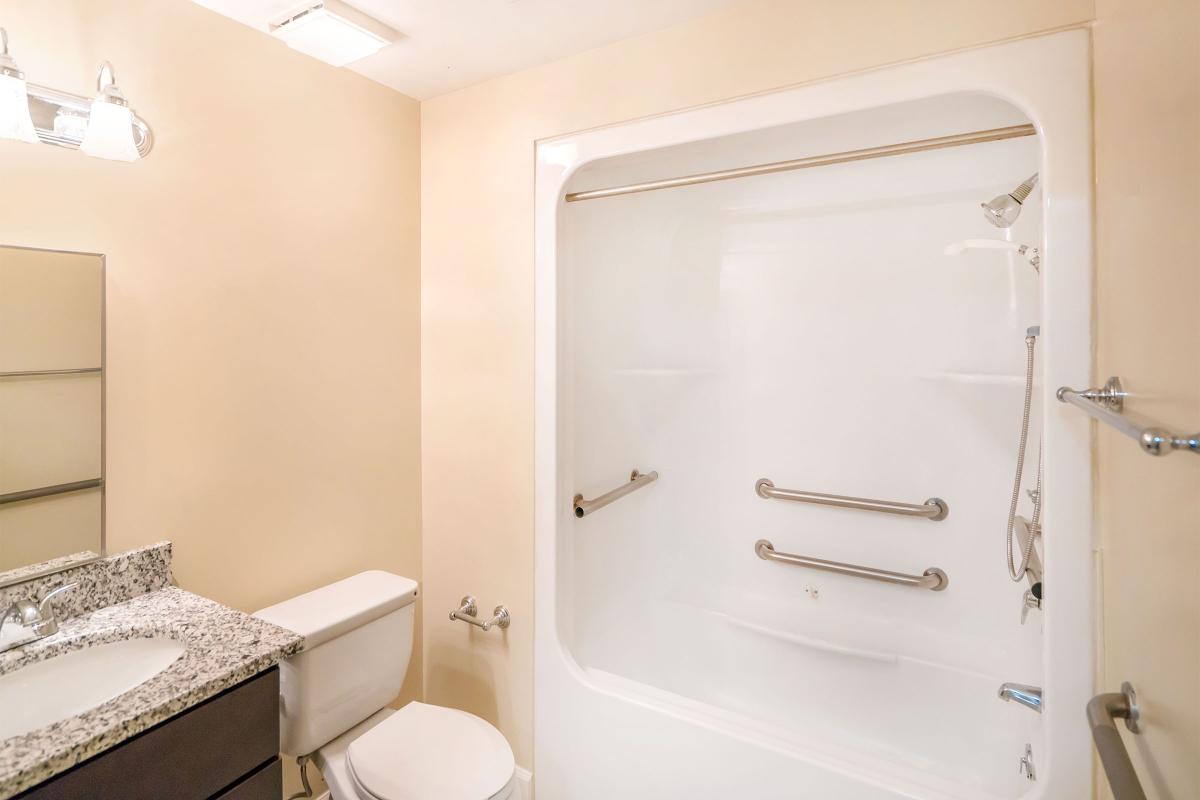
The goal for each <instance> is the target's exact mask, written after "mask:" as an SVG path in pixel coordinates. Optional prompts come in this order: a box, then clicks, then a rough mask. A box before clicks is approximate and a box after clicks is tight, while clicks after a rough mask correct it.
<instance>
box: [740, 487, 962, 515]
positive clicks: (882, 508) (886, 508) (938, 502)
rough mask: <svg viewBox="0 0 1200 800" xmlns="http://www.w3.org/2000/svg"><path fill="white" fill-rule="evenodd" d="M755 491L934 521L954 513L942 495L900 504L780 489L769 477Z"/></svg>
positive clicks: (761, 494) (766, 495)
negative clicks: (915, 502) (920, 502)
mask: <svg viewBox="0 0 1200 800" xmlns="http://www.w3.org/2000/svg"><path fill="white" fill-rule="evenodd" d="M754 492H755V493H756V494H757V495H758V496H759V497H762V498H765V499H767V500H794V501H796V502H798V503H816V504H817V505H822V506H835V507H837V508H857V509H859V510H860V511H878V512H880V513H882V514H899V515H901V516H904V517H924V518H925V519H928V520H930V521H932V522H938V521H939V520H943V519H945V518H946V517H947V516H949V514H950V504H949V503H947V502H946V501H945V500H943V499H941V498H940V497H931V498H929V499H928V500H926V501H925V502H924V503H923V504H921V505H919V506H918V505H913V504H912V503H897V502H895V501H893V500H869V499H867V498H865V497H844V496H842V495H840V494H819V493H817V492H802V491H800V490H798V489H777V488H775V484H774V483H772V482H771V481H770V480H768V479H767V478H759V479H758V480H757V481H756V482H755V484H754Z"/></svg>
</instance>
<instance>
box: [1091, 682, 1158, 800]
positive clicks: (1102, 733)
mask: <svg viewBox="0 0 1200 800" xmlns="http://www.w3.org/2000/svg"><path fill="white" fill-rule="evenodd" d="M1139 716H1140V713H1139V711H1138V705H1137V694H1136V693H1135V692H1134V691H1133V687H1132V686H1130V685H1129V682H1128V681H1126V682H1125V683H1122V684H1121V691H1120V692H1119V693H1118V692H1109V693H1107V694H1098V695H1096V696H1095V697H1093V698H1092V699H1091V700H1090V701H1088V704H1087V718H1088V725H1089V726H1090V727H1091V729H1092V741H1094V742H1095V743H1096V752H1097V753H1098V754H1099V755H1100V763H1101V764H1102V765H1103V766H1104V774H1105V775H1106V776H1108V785H1109V786H1110V787H1111V788H1112V793H1113V797H1115V798H1116V800H1146V793H1145V792H1144V791H1142V784H1141V782H1140V781H1138V776H1137V772H1135V771H1134V769H1133V762H1132V761H1130V760H1129V751H1127V750H1126V749H1125V744H1124V743H1123V742H1122V741H1121V734H1120V733H1119V732H1118V731H1117V726H1116V724H1115V723H1114V722H1113V720H1115V719H1123V720H1125V727H1126V728H1128V729H1129V730H1130V731H1132V732H1133V733H1140V732H1141V729H1140V728H1139V727H1138V717H1139Z"/></svg>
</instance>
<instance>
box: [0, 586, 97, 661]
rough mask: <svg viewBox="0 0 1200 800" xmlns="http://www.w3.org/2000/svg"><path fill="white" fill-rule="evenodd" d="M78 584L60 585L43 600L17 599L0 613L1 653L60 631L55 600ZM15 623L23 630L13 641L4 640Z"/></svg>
mask: <svg viewBox="0 0 1200 800" xmlns="http://www.w3.org/2000/svg"><path fill="white" fill-rule="evenodd" d="M77 585H78V584H74V583H68V584H66V585H65V586H60V587H58V588H57V589H55V590H54V591H52V592H50V593H49V594H47V595H46V596H45V597H43V598H42V600H41V602H39V603H36V604H35V603H34V602H33V601H32V600H17V601H16V602H15V603H13V604H12V605H11V606H9V607H8V609H7V610H6V611H5V612H4V613H3V614H2V615H0V653H3V652H4V651H5V650H11V649H12V648H14V647H20V646H21V645H23V644H29V643H30V642H33V641H37V640H38V639H45V638H46V637H47V636H53V635H54V634H56V633H58V616H57V615H56V614H55V613H54V601H55V599H57V598H58V596H59V595H61V594H63V593H64V592H68V591H70V590H71V589H74V588H75V587H76V586H77ZM13 625H17V626H19V627H20V628H21V629H22V630H21V632H19V633H18V634H17V637H16V638H15V639H13V640H12V641H11V642H5V641H4V638H5V637H4V633H5V631H6V630H8V629H11V627H12V626H13Z"/></svg>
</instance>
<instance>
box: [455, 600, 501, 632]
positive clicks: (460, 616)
mask: <svg viewBox="0 0 1200 800" xmlns="http://www.w3.org/2000/svg"><path fill="white" fill-rule="evenodd" d="M478 615H479V605H478V604H477V603H476V602H475V598H474V597H471V595H467V596H466V597H464V598H463V599H462V600H460V601H459V606H458V608H456V609H454V610H453V611H451V612H450V621H451V622H454V621H455V620H459V621H461V622H466V623H469V624H471V625H474V626H475V627H476V628H480V629H481V630H485V631H490V630H491V629H492V627H493V626H495V627H497V628H500V629H501V630H503V629H504V628H507V627H508V626H509V625H511V624H512V617H511V616H510V615H509V613H508V609H507V608H505V607H504V606H496V607H495V608H494V609H492V618H491V619H483V620H481V619H476V617H477V616H478Z"/></svg>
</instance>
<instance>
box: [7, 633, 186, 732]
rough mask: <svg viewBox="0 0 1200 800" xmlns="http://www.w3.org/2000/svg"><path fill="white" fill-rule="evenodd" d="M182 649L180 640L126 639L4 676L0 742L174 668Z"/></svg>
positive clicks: (105, 699)
mask: <svg viewBox="0 0 1200 800" xmlns="http://www.w3.org/2000/svg"><path fill="white" fill-rule="evenodd" d="M183 650H184V647H183V643H182V642H179V641H176V640H175V639H167V638H162V637H159V638H152V639H122V640H121V641H119V642H110V643H108V644H98V645H94V646H92V647H84V648H83V649H81V650H72V651H71V652H69V653H64V654H62V655H61V656H55V657H54V658H49V659H46V660H45V661H38V662H35V663H33V664H30V665H29V666H27V667H21V668H20V669H17V670H15V671H13V672H10V673H8V674H7V675H0V741H2V740H4V739H8V738H9V737H12V736H20V735H21V734H23V733H28V732H29V731H35V730H37V729H38V728H44V727H45V726H47V725H50V724H52V723H55V722H58V721H59V720H62V719H67V718H69V717H73V716H75V715H77V714H82V713H83V712H84V711H87V710H89V709H92V708H95V707H96V706H98V705H101V704H103V703H105V702H107V701H109V700H111V699H112V698H114V697H116V696H117V695H120V694H124V693H125V692H127V691H129V690H130V689H133V688H134V687H136V686H138V685H139V684H141V683H144V682H145V681H147V680H149V679H150V678H153V677H154V676H155V675H157V674H158V673H160V672H162V671H163V670H164V669H166V668H167V667H169V666H170V665H171V664H172V663H173V662H174V661H175V659H177V658H179V656H181V655H183Z"/></svg>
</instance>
